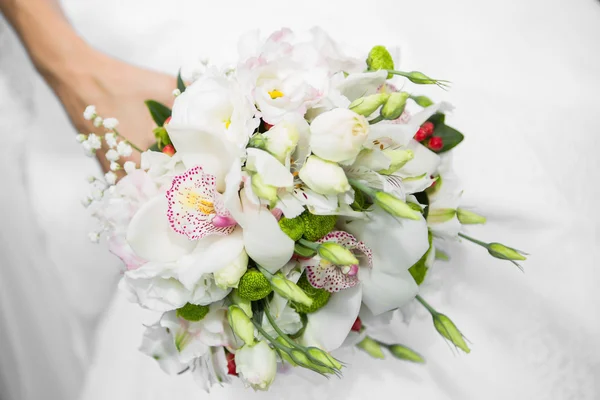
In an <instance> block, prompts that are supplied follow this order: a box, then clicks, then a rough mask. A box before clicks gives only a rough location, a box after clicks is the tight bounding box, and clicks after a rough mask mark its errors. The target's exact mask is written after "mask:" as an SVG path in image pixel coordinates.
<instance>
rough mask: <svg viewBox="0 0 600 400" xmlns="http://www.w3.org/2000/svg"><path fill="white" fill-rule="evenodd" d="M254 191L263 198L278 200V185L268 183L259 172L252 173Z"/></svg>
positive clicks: (271, 200)
mask: <svg viewBox="0 0 600 400" xmlns="http://www.w3.org/2000/svg"><path fill="white" fill-rule="evenodd" d="M252 191H253V192H254V194H256V195H257V196H258V197H260V198H261V199H265V200H269V201H270V202H271V204H274V203H276V202H277V187H275V186H272V185H268V184H266V183H265V181H264V180H263V178H262V176H260V175H259V174H254V175H252Z"/></svg>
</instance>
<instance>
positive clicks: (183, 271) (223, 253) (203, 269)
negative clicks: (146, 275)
mask: <svg viewBox="0 0 600 400" xmlns="http://www.w3.org/2000/svg"><path fill="white" fill-rule="evenodd" d="M243 250H244V239H243V235H242V230H241V229H240V228H237V229H236V230H234V231H233V233H231V234H230V235H226V236H221V235H210V236H205V237H203V238H202V239H200V240H198V241H197V245H196V248H195V249H194V250H193V251H192V252H191V253H190V254H189V255H187V256H185V258H184V259H182V260H181V261H180V264H182V265H181V266H180V267H179V273H178V275H179V280H180V281H181V283H183V284H184V285H185V286H186V287H187V288H192V287H193V286H194V285H195V284H196V282H198V279H200V277H201V276H202V275H204V274H209V273H212V272H216V271H219V270H220V269H223V268H225V267H226V266H228V265H229V264H231V263H232V262H233V261H235V260H236V259H237V258H238V257H239V256H240V253H241V252H242V251H243Z"/></svg>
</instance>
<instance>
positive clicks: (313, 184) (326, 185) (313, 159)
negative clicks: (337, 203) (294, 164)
mask: <svg viewBox="0 0 600 400" xmlns="http://www.w3.org/2000/svg"><path fill="white" fill-rule="evenodd" d="M298 176H299V177H300V179H302V181H303V182H304V183H305V184H306V185H307V186H308V187H309V188H311V189H312V190H314V191H315V192H317V193H319V194H338V193H344V192H347V191H348V190H350V183H348V178H347V177H346V174H345V173H344V170H343V169H342V168H341V167H340V166H339V165H337V164H336V163H333V162H329V161H325V160H322V159H320V158H319V157H317V156H310V157H308V159H307V160H306V162H305V163H304V165H303V166H302V169H300V173H299V175H298Z"/></svg>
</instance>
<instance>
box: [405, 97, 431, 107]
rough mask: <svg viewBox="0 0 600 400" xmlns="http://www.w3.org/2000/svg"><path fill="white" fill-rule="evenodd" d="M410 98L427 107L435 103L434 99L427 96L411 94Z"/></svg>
mask: <svg viewBox="0 0 600 400" xmlns="http://www.w3.org/2000/svg"><path fill="white" fill-rule="evenodd" d="M410 98H411V99H412V100H413V101H414V102H415V103H417V104H418V105H420V106H421V107H423V108H427V107H429V106H430V105H432V104H433V101H431V99H430V98H429V97H427V96H410Z"/></svg>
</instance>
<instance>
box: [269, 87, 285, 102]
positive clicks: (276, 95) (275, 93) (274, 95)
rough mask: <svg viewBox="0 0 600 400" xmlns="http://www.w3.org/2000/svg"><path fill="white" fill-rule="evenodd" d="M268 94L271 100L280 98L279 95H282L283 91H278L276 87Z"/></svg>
mask: <svg viewBox="0 0 600 400" xmlns="http://www.w3.org/2000/svg"><path fill="white" fill-rule="evenodd" d="M269 96H271V98H272V99H273V100H275V99H278V98H280V97H283V92H280V91H279V90H277V89H273V90H271V91H270V92H269Z"/></svg>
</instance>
